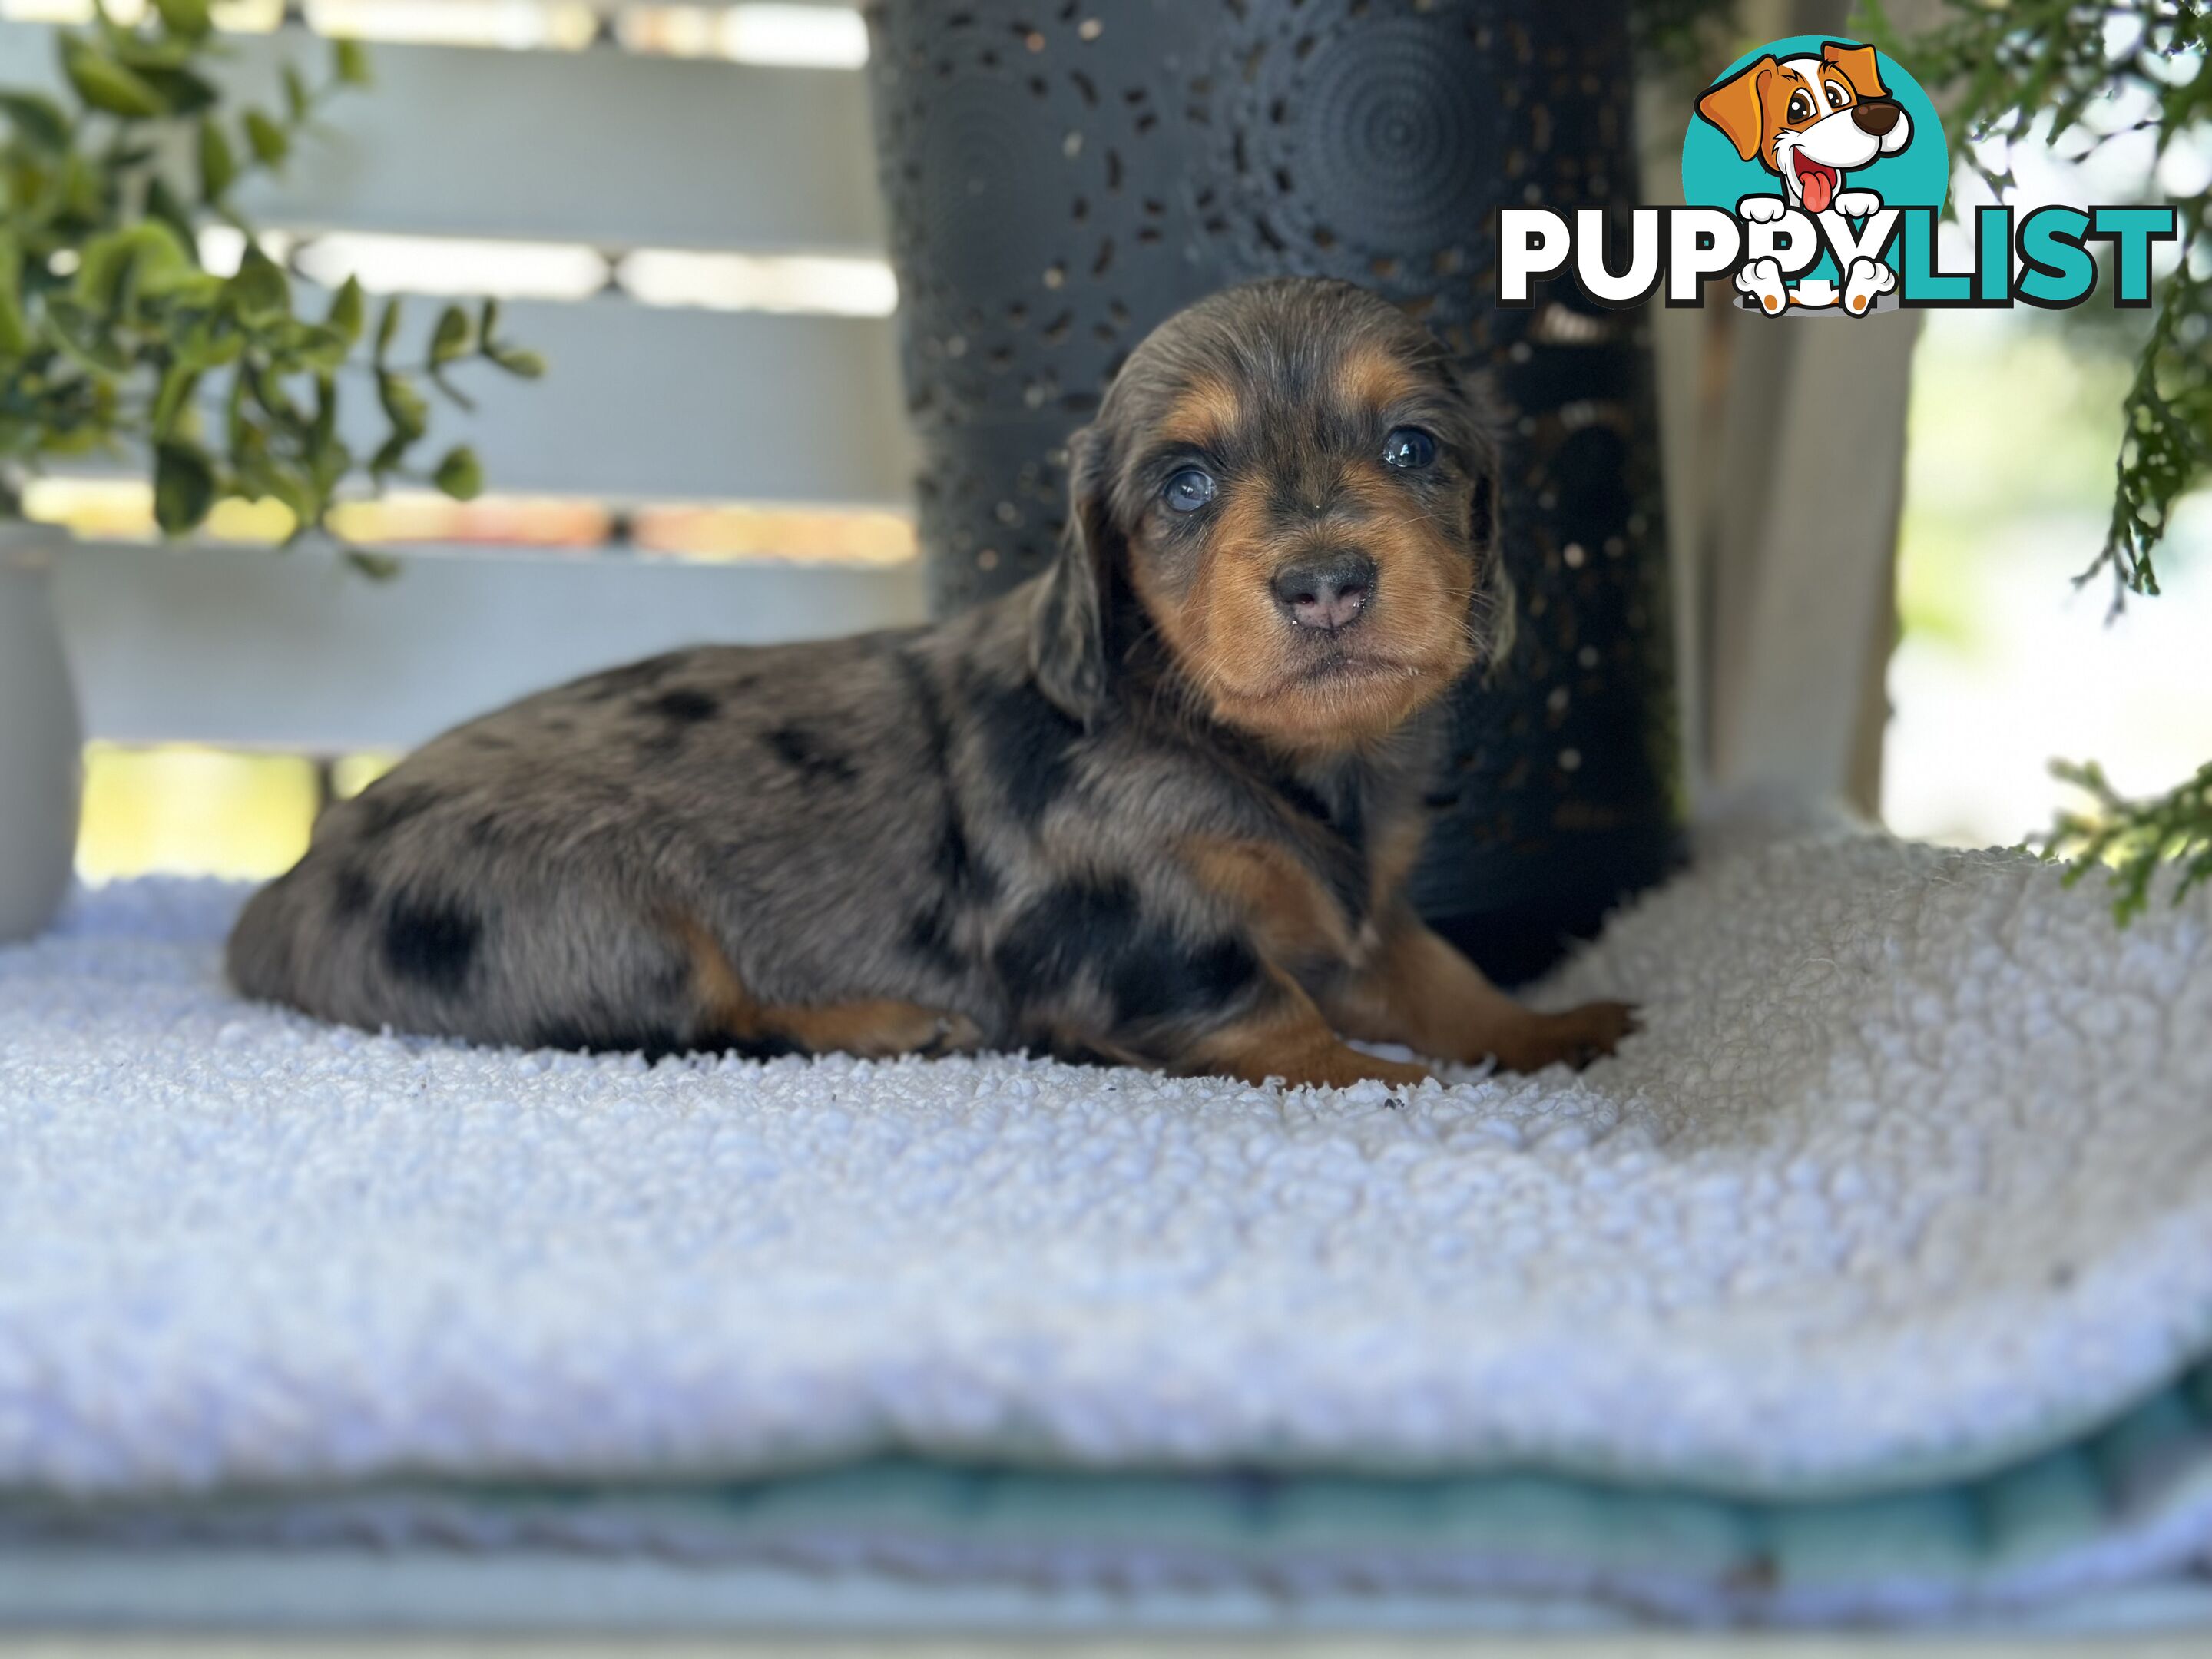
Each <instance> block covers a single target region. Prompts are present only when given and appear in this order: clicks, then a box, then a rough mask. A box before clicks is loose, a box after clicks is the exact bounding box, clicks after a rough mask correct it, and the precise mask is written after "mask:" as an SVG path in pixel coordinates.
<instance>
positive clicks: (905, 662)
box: [893, 651, 999, 904]
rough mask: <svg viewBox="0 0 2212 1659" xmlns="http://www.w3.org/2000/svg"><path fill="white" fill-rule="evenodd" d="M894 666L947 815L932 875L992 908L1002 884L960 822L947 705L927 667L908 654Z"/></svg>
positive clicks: (897, 658)
mask: <svg viewBox="0 0 2212 1659" xmlns="http://www.w3.org/2000/svg"><path fill="white" fill-rule="evenodd" d="M893 660H894V661H895V662H896V664H897V665H898V671H899V672H900V674H901V675H902V677H903V678H905V680H906V683H907V689H908V692H909V693H910V694H911V695H912V696H913V698H914V703H915V712H916V713H917V714H919V715H920V716H921V735H922V744H923V750H922V752H923V754H924V756H925V757H926V758H927V763H928V769H929V775H930V776H931V777H932V778H933V779H935V780H936V781H937V782H938V785H939V788H940V789H941V790H942V791H943V799H944V814H943V817H942V821H941V823H940V824H939V829H938V837H937V853H936V855H935V858H934V860H933V863H932V869H933V873H934V874H935V875H936V877H937V879H938V882H939V884H940V885H941V886H943V887H944V888H945V890H947V891H949V892H950V893H951V894H953V895H955V896H957V897H958V898H960V899H961V900H963V901H972V902H975V903H978V904H988V903H990V902H993V901H994V899H996V898H997V897H998V896H999V878H998V875H997V873H996V872H994V871H993V870H992V869H991V867H990V866H988V865H987V864H985V863H984V862H983V861H982V860H981V859H979V858H977V857H976V856H975V851H974V848H972V847H971V845H970V844H969V840H968V830H967V826H966V825H965V824H964V823H962V822H961V817H960V801H959V798H958V797H957V794H956V793H954V791H953V787H952V763H951V752H952V732H951V726H950V724H949V723H948V722H947V721H946V720H945V700H944V699H943V698H942V697H941V696H939V695H938V690H937V683H936V681H935V680H933V679H932V678H930V673H929V670H928V668H927V665H924V664H923V663H921V661H919V660H918V659H916V658H915V655H914V653H912V652H910V651H900V652H897V653H894V657H893Z"/></svg>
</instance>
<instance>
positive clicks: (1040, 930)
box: [991, 876, 1138, 1000]
mask: <svg viewBox="0 0 2212 1659" xmlns="http://www.w3.org/2000/svg"><path fill="white" fill-rule="evenodd" d="M1137 925H1138V919H1137V890H1136V889H1135V888H1134V887H1133V886H1131V885H1130V884H1129V882H1128V880H1127V878H1125V877H1121V876H1116V877H1115V878H1112V879H1110V880H1108V881H1105V882H1101V883H1097V884H1091V883H1082V884H1069V885H1067V886H1065V887H1055V888H1054V889H1053V890H1051V891H1049V892H1048V893H1046V894H1045V895H1044V896H1042V898H1040V899H1038V900H1037V901H1036V902H1035V903H1034V904H1032V905H1030V907H1029V908H1028V909H1026V910H1024V911H1023V912H1022V913H1021V915H1019V916H1018V917H1017V918H1015V921H1014V925H1013V926H1012V927H1010V928H1009V929H1007V931H1006V937H1005V938H1004V939H1000V941H999V946H998V949H997V950H995V951H993V952H992V953H991V965H992V966H993V967H994V968H995V969H998V972H999V977H1000V979H1001V980H1003V981H1005V982H1006V991H1007V993H1008V994H1009V995H1010V996H1012V997H1013V998H1015V999H1016V1000H1020V999H1021V998H1023V997H1024V996H1026V995H1030V994H1039V995H1045V996H1050V995H1052V994H1054V993H1056V992H1060V991H1064V990H1066V988H1067V987H1069V986H1070V985H1072V984H1073V983H1074V981H1075V977H1076V975H1078V974H1079V973H1081V972H1082V971H1083V967H1084V964H1085V963H1089V962H1098V963H1104V962H1107V961H1109V960H1110V959H1112V958H1114V957H1118V956H1119V955H1120V954H1121V951H1122V950H1123V949H1124V948H1125V947H1126V945H1127V942H1128V940H1129V938H1130V936H1131V935H1132V934H1133V933H1135V932H1136V930H1137Z"/></svg>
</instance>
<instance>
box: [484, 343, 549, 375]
mask: <svg viewBox="0 0 2212 1659" xmlns="http://www.w3.org/2000/svg"><path fill="white" fill-rule="evenodd" d="M484 356H487V357H489V359H491V361H492V362H494V363H495V364H496V365H497V366H498V367H500V368H503V369H505V370H506V371H507V373H508V374H512V375H513V376H514V377H515V378H516V379H518V380H538V379H541V378H543V376H544V373H545V359H544V356H542V355H540V354H539V353H538V352H535V351H526V350H524V349H522V348H520V346H505V345H502V346H494V347H492V348H491V349H489V350H488V351H487V352H485V353H484Z"/></svg>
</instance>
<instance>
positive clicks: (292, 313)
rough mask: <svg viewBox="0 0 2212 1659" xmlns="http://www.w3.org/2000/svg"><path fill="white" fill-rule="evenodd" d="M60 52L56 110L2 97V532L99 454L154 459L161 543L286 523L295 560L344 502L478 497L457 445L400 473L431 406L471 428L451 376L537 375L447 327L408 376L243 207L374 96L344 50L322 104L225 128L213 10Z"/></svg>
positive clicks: (248, 115) (487, 313)
mask: <svg viewBox="0 0 2212 1659" xmlns="http://www.w3.org/2000/svg"><path fill="white" fill-rule="evenodd" d="M56 43H57V50H58V54H59V58H60V70H61V78H62V81H63V82H64V84H65V85H66V87H67V88H68V92H69V100H68V101H65V100H62V99H58V98H55V97H52V96H49V95H47V94H46V93H44V92H42V91H39V90H36V89H4V90H0V120H4V122H5V124H6V139H5V142H4V143H0V517H19V516H21V511H22V492H23V489H24V487H25V485H26V483H27V481H28V479H29V478H30V477H33V476H34V475H35V474H36V473H37V472H39V471H40V470H41V469H42V468H44V467H45V466H46V465H48V464H49V463H51V462H52V461H54V460H57V459H73V458H78V457H82V456H85V455H88V454H91V453H121V454H132V455H139V456H143V458H145V459H146V461H147V463H148V465H149V468H150V471H151V473H152V477H153V486H154V513H155V521H156V522H157V523H158V524H159V526H160V527H161V532H162V533H163V534H164V535H167V536H171V537H177V536H184V535H187V534H189V533H191V532H192V531H194V530H196V529H197V528H198V527H199V526H201V525H202V524H204V522H205V521H206V520H207V517H208V515H209V513H210V512H212V511H213V510H214V508H215V507H216V503H218V502H219V501H222V500H224V499H226V498H237V499H240V500H244V501H266V500H274V501H279V502H281V503H283V506H284V507H286V508H287V509H289V513H290V515H291V519H292V524H293V530H292V538H294V539H296V538H299V537H301V536H302V535H306V534H307V533H309V532H313V531H318V530H326V529H327V527H328V525H329V520H330V515H331V509H332V508H333V507H335V506H337V504H338V502H339V501H340V500H341V498H342V492H343V491H345V490H347V489H349V488H356V489H357V488H360V487H363V486H365V487H367V488H368V489H375V488H380V487H381V486H382V485H383V484H385V483H386V482H387V481H388V480H391V479H393V478H404V479H416V480H420V481H422V482H425V483H431V484H434V485H435V486H436V487H437V488H438V489H442V490H444V491H445V492H446V493H447V495H451V496H453V497H455V498H457V499H459V500H464V501H465V500H468V499H470V498H471V497H472V496H474V495H477V493H478V492H479V491H480V490H481V489H482V488H483V470H482V468H481V466H480V465H478V464H477V459H476V456H475V454H474V453H473V452H472V451H471V450H470V449H469V448H467V447H465V446H464V447H458V448H454V449H451V450H448V451H447V452H446V453H445V454H443V455H442V456H441V457H440V458H439V459H437V460H436V461H435V462H434V463H431V464H429V465H428V466H427V467H418V466H417V465H416V463H415V461H414V459H413V455H414V452H415V450H416V447H417V446H418V445H419V444H420V443H421V442H422V441H423V439H424V438H425V437H426V436H427V435H428V430H429V423H430V409H429V403H428V398H426V397H425V395H424V393H423V392H422V385H423V383H425V382H427V383H428V385H429V386H431V387H432V388H433V390H434V391H435V392H436V393H437V394H439V395H440V396H442V397H444V398H447V399H448V400H449V401H451V402H453V404H456V405H458V406H459V407H462V408H468V407H471V406H472V405H471V403H470V400H469V398H467V397H466V395H465V393H464V392H462V391H461V390H460V388H459V386H457V385H456V384H455V383H454V382H453V378H452V376H453V372H454V371H455V370H456V369H457V368H459V367H460V366H461V365H462V364H464V363H465V362H484V363H488V364H489V365H491V366H492V367H493V368H496V369H498V370H501V371H503V372H504V373H507V374H513V375H517V376H520V377H521V378H524V379H535V378H537V377H538V375H540V374H543V373H544V362H543V361H542V360H541V359H540V358H539V357H538V356H537V355H536V354H535V353H533V352H531V351H527V350H525V349H521V348H520V347H517V346H515V345H513V344H511V343H508V342H507V341H505V340H503V339H501V337H500V335H499V332H498V328H499V310H498V307H497V306H496V305H495V303H492V302H489V301H487V302H486V303H485V304H484V305H483V307H482V308H481V310H479V311H477V312H475V313H473V314H472V313H471V312H470V311H468V310H465V309H464V308H462V307H459V306H448V307H446V308H445V309H444V310H443V311H442V312H441V314H440V315H439V317H438V319H437V321H436V324H435V326H434V328H433V329H432V331H431V335H430V343H429V348H428V357H427V360H426V361H424V362H421V363H419V364H416V363H408V364H403V363H400V362H397V361H396V360H395V358H394V352H395V350H396V349H397V347H398V341H399V337H400V329H401V322H402V314H401V306H400V302H399V301H397V300H390V301H386V303H385V305H384V307H383V309H382V313H381V315H380V318H379V319H378V321H377V325H376V327H375V328H374V331H373V332H372V331H371V330H370V329H369V327H368V304H367V301H366V299H365V297H364V295H363V294H362V289H361V285H360V283H358V282H355V281H350V280H349V281H348V282H347V283H346V284H345V285H344V287H343V288H342V289H339V290H338V291H337V294H336V295H333V296H331V300H330V301H329V304H328V306H327V307H325V309H324V310H323V311H322V314H320V315H319V316H303V315H301V312H300V306H299V296H298V295H297V294H295V289H294V287H293V283H292V281H291V278H290V276H289V274H288V273H287V272H286V270H285V269H284V268H283V265H281V264H278V263H277V262H276V260H275V259H273V258H270V256H269V254H268V253H267V252H265V251H264V249H263V247H262V246H261V243H260V241H259V240H258V238H257V236H256V235H255V233H254V230H253V227H252V225H251V224H250V223H248V222H247V221H246V218H245V217H244V216H243V215H242V214H241V213H240V210H239V208H238V206H237V204H236V200H235V192H236V190H237V187H238V185H240V183H241V181H243V180H245V179H247V178H249V177H251V176H252V174H253V173H257V172H259V171H264V170H273V169H276V168H281V167H283V165H284V163H285V161H286V160H287V158H288V157H289V155H291V154H292V152H293V150H294V149H295V145H296V144H297V143H299V142H301V139H302V137H304V136H305V135H307V133H308V131H309V130H310V129H311V128H312V126H313V123H314V121H315V119H316V117H317V115H318V113H319V112H320V111H321V110H322V108H323V107H324V106H325V104H326V103H327V102H328V100H331V99H332V98H334V97H337V96H338V95H340V94H343V93H346V92H348V91H350V90H353V89H356V88H363V87H366V86H367V85H368V82H369V79H370V72H369V64H368V57H367V54H366V53H365V52H363V51H362V47H361V46H359V44H358V43H356V42H354V41H350V40H338V41H335V42H333V43H332V45H331V54H330V61H329V66H328V72H327V76H326V77H325V78H324V79H322V80H320V81H316V82H311V81H309V80H308V79H307V77H306V76H303V75H302V74H301V72H300V71H299V70H297V69H295V68H294V67H292V66H290V65H289V64H288V65H286V66H285V67H284V68H283V70H282V71H281V74H280V77H279V79H280V86H279V88H278V93H279V99H278V100H276V102H275V103H274V104H273V106H271V107H266V108H264V107H262V106H258V105H253V106H247V107H246V108H245V109H244V110H242V111H240V112H237V113H236V114H234V115H229V114H227V112H226V111H225V108H224V94H223V90H222V87H221V86H220V85H219V84H218V82H216V79H214V78H213V77H212V73H211V71H212V70H213V69H214V67H215V64H216V60H217V59H218V58H219V57H220V56H221V54H222V52H223V51H224V48H223V47H222V45H221V44H220V43H219V42H218V40H216V35H215V31H214V27H213V23H212V20H211V18H210V13H209V9H208V0H155V4H154V5H153V7H152V8H150V9H149V14H148V15H147V17H146V19H145V20H144V21H143V22H141V23H138V24H136V25H132V26H127V27H126V26H125V25H122V24H118V23H117V22H115V21H113V20H112V19H111V18H110V17H109V16H108V15H107V14H106V10H105V8H104V7H103V8H102V9H100V13H99V15H98V17H97V18H96V20H95V21H94V24H93V25H92V26H91V27H89V28H88V29H84V30H69V31H62V32H60V33H58V34H57V37H56ZM217 224H222V225H228V226H229V227H231V228H233V229H234V230H235V231H236V232H238V233H239V234H240V237H241V238H242V239H243V245H244V252H243V253H242V255H241V256H240V262H239V265H238V268H237V270H236V271H235V272H234V274H231V275H228V276H222V275H217V274H216V273H215V272H211V271H210V270H207V269H206V268H205V267H204V264H203V263H202V258H201V252H200V233H201V231H202V230H203V229H204V228H208V227H210V226H211V225H217ZM364 343H366V346H367V351H368V368H369V374H370V377H371V378H373V380H374V385H375V388H376V402H377V405H378V408H379V410H380V413H381V415H382V417H383V419H382V426H383V428H384V432H383V436H382V438H381V441H380V442H379V443H378V444H377V445H376V447H374V449H373V450H371V451H369V452H368V453H367V454H365V455H360V454H356V453H355V451H354V449H353V448H352V447H349V444H348V443H347V441H345V439H344V438H343V437H342V436H341V435H340V434H339V414H340V410H341V409H342V407H343V404H344V403H345V402H346V399H347V397H348V395H349V392H348V387H347V384H346V383H345V382H344V381H342V379H341V373H340V371H341V370H342V369H343V368H346V367H347V365H349V363H350V362H353V361H354V360H355V359H356V356H358V355H359V354H360V352H361V351H362V348H363V346H364ZM349 558H351V559H352V560H353V561H354V562H355V563H356V565H358V566H359V567H360V568H363V569H366V570H369V571H371V572H373V573H374V574H386V572H387V570H388V568H389V567H388V564H387V562H385V561H381V560H379V559H377V558H375V557H374V556H372V555H368V554H365V553H361V552H358V551H353V552H349Z"/></svg>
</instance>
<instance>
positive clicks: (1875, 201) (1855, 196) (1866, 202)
mask: <svg viewBox="0 0 2212 1659" xmlns="http://www.w3.org/2000/svg"><path fill="white" fill-rule="evenodd" d="M1832 205H1833V206H1834V208H1835V210H1836V211H1837V212H1838V213H1840V214H1842V215H1843V216H1844V218H1846V219H1863V218H1865V217H1866V216H1868V215H1869V214H1872V213H1879V212H1881V196H1880V195H1878V194H1877V193H1876V192H1875V191H1870V190H1847V191H1844V192H1842V193H1841V194H1840V195H1838V197H1836V199H1835V201H1834V203H1833V204H1832Z"/></svg>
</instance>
